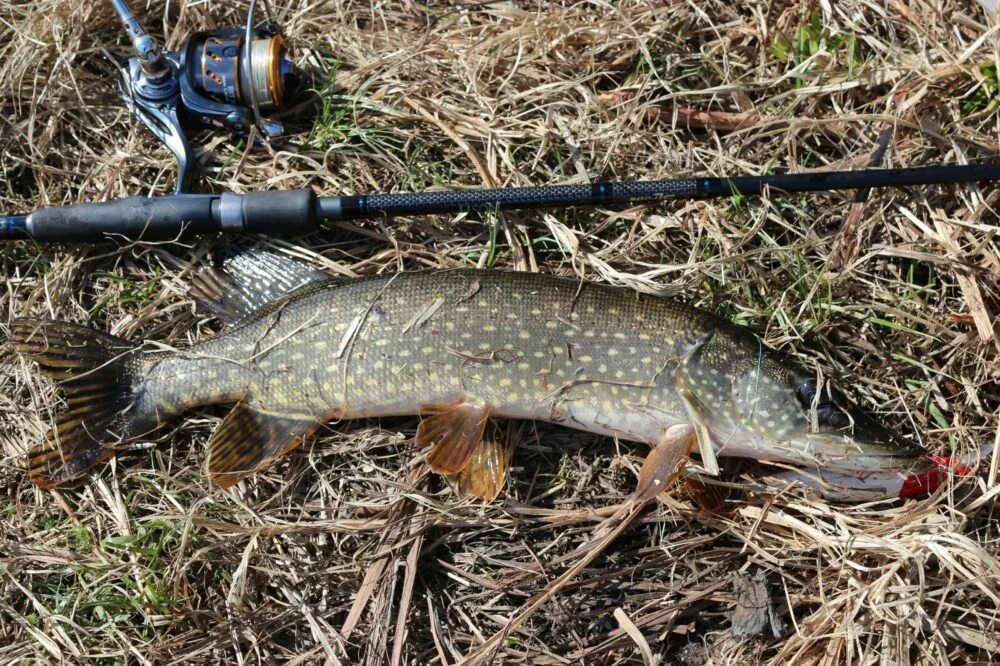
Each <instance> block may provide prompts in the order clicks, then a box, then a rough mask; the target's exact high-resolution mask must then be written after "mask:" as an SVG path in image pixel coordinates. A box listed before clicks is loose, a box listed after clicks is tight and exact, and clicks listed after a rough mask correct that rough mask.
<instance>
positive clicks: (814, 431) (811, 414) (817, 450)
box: [675, 329, 926, 472]
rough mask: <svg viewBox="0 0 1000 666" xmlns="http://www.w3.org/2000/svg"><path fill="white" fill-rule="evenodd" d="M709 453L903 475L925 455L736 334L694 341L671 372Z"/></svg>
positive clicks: (776, 355) (843, 398)
mask: <svg viewBox="0 0 1000 666" xmlns="http://www.w3.org/2000/svg"><path fill="white" fill-rule="evenodd" d="M675 381H676V383H677V386H678V393H679V394H680V395H681V397H682V399H683V400H684V401H685V405H686V407H687V409H688V412H689V416H690V417H691V418H692V420H695V421H697V422H700V424H701V425H703V426H705V429H706V430H708V431H709V432H711V435H712V439H713V445H714V447H715V450H716V451H718V452H719V453H722V454H724V455H726V454H728V455H739V456H745V457H752V458H757V459H759V460H770V461H780V462H788V463H793V464H799V465H803V464H805V465H809V466H813V467H818V468H820V469H830V470H841V471H866V472H867V471H875V470H892V469H905V468H907V467H908V463H912V462H913V461H914V460H916V459H918V458H920V457H922V456H925V455H926V453H925V451H924V450H923V449H922V448H920V447H919V446H917V445H915V444H913V443H912V442H908V441H906V440H904V439H902V438H901V437H899V436H898V435H897V434H896V433H894V432H893V431H892V430H891V429H889V428H888V427H886V426H885V425H884V424H883V423H881V422H880V421H879V420H878V419H876V418H874V417H872V416H871V415H870V414H868V413H867V412H865V411H864V410H863V409H861V408H860V407H858V406H857V405H856V404H854V403H853V402H851V401H850V400H849V399H848V398H847V397H846V396H845V395H844V394H843V393H842V392H841V391H839V390H838V389H836V388H835V387H834V386H832V385H831V384H830V382H827V381H821V380H820V379H819V378H818V377H817V375H816V374H815V373H811V372H809V371H807V370H806V369H805V368H803V367H802V366H801V365H799V364H798V363H796V362H794V361H793V360H792V359H791V358H789V357H787V356H785V355H783V354H780V353H778V352H775V351H774V350H771V349H769V348H767V347H766V346H764V345H763V343H762V342H760V340H759V339H758V338H756V337H755V336H753V335H750V334H747V333H744V332H743V331H741V330H738V329H735V330H733V331H721V332H720V331H715V332H713V333H711V334H709V335H707V336H705V338H703V339H702V340H701V341H699V342H698V343H696V345H695V346H694V347H692V348H691V350H690V351H689V352H688V353H687V354H686V355H685V357H684V358H683V359H681V361H680V363H679V364H678V367H677V370H676V372H675Z"/></svg>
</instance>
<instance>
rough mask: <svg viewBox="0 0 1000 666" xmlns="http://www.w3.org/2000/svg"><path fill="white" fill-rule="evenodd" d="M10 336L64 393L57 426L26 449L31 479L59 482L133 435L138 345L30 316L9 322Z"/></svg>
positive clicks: (104, 456) (40, 482)
mask: <svg viewBox="0 0 1000 666" xmlns="http://www.w3.org/2000/svg"><path fill="white" fill-rule="evenodd" d="M10 338H11V342H12V343H13V346H14V349H16V350H17V351H18V352H19V353H21V354H23V355H24V356H26V357H28V358H31V359H33V360H34V361H35V362H37V363H38V365H39V366H40V367H41V368H42V370H44V371H45V372H46V373H48V374H49V375H51V376H52V377H53V378H54V379H56V380H57V381H58V383H59V386H60V387H61V388H62V390H63V391H64V392H65V395H66V402H67V409H66V411H64V412H63V413H62V414H61V415H60V416H59V418H58V421H57V422H56V426H55V428H53V429H52V430H50V431H49V433H48V435H47V436H46V439H45V441H44V442H42V443H41V444H38V445H36V446H35V447H33V448H32V449H31V451H30V452H29V453H28V474H29V476H30V478H31V480H32V481H34V482H35V484H37V485H38V486H41V487H43V488H51V487H53V486H58V485H60V484H62V483H65V482H66V481H69V480H71V479H74V478H76V477H79V476H80V475H82V474H83V473H84V472H86V471H87V470H88V469H90V468H91V467H93V466H94V465H97V464H98V463H100V462H102V461H105V460H107V459H108V458H110V457H112V456H113V455H115V453H116V450H115V449H114V448H112V447H109V446H107V445H106V444H108V443H114V442H116V441H119V442H120V441H122V440H123V439H126V438H127V437H129V436H130V435H133V434H134V433H133V432H131V431H132V430H133V427H132V425H133V424H134V423H135V419H134V416H135V415H134V414H132V415H129V414H127V412H129V411H130V408H132V407H133V406H134V405H135V403H136V392H137V391H138V390H141V387H142V380H141V376H139V373H140V370H141V367H142V364H141V358H142V356H143V355H142V354H141V353H139V352H138V351H137V349H138V345H136V344H134V343H132V342H129V341H127V340H122V339H121V338H117V337H114V336H112V335H108V334H106V333H102V332H100V331H95V330H93V329H89V328H86V327H84V326H79V325H77V324H71V323H68V322H62V321H50V320H44V319H29V318H24V319H15V320H14V321H13V323H12V325H11V335H10ZM131 411H134V410H131Z"/></svg>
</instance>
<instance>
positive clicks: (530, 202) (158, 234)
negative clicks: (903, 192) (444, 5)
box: [0, 164, 1000, 242]
mask: <svg viewBox="0 0 1000 666" xmlns="http://www.w3.org/2000/svg"><path fill="white" fill-rule="evenodd" d="M995 180H1000V165H996V164H976V165H948V164H940V165H933V166H922V167H912V168H903V169H861V170H857V171H827V172H817V173H803V174H774V175H764V176H732V177H723V178H718V177H716V178H687V179H671V180H638V181H622V182H602V183H593V184H589V185H550V186H542V187H515V188H501V189H472V190H451V191H433V192H413V193H392V194H382V193H377V194H365V195H354V196H341V197H318V196H316V193H315V192H314V191H313V190H311V189H299V190H281V191H275V190H272V191H266V192H251V193H247V194H233V193H228V192H226V193H222V194H177V195H167V196H160V197H142V196H133V197H127V198H125V199H119V200H117V201H110V202H104V203H84V204H74V205H69V206H58V207H54V208H43V209H41V210H37V211H35V212H33V213H30V214H27V215H8V216H0V239H3V240H17V239H27V238H30V239H34V240H36V241H63V242H84V241H99V240H103V239H106V238H108V237H110V236H119V237H125V238H129V239H141V240H169V239H172V238H178V237H181V236H188V235H194V234H207V233H214V232H239V233H255V234H290V235H296V234H306V233H309V232H312V231H316V230H317V229H318V228H320V226H321V225H322V224H324V223H327V222H336V221H338V220H365V219H368V220H371V219H381V218H388V217H395V216H402V215H432V214H442V213H444V214H454V213H465V212H483V211H501V210H518V209H530V208H563V207H569V206H614V205H622V204H636V203H651V202H653V203H655V202H659V201H664V200H669V199H674V200H676V199H708V198H719V197H730V196H734V195H742V196H758V195H760V194H762V193H763V192H764V191H765V190H769V191H774V192H784V193H791V192H816V191H825V190H856V189H868V188H875V187H905V186H911V185H938V184H954V183H972V182H979V181H995Z"/></svg>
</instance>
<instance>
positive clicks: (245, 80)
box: [111, 0, 296, 194]
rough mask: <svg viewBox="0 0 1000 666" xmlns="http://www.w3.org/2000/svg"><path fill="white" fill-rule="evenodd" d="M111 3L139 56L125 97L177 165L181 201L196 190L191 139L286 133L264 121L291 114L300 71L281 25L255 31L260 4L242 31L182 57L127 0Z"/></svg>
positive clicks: (127, 67)
mask: <svg viewBox="0 0 1000 666" xmlns="http://www.w3.org/2000/svg"><path fill="white" fill-rule="evenodd" d="M111 2H112V4H113V5H114V7H115V9H116V11H117V12H118V14H119V16H120V17H121V19H122V22H123V23H124V24H125V28H126V31H127V32H128V33H129V37H130V38H131V40H132V46H133V49H134V50H135V53H136V55H135V56H132V57H130V58H128V59H127V60H126V61H125V62H124V63H122V64H121V66H120V70H121V88H122V95H123V96H124V98H125V103H126V104H127V105H128V106H129V108H130V109H131V110H132V112H133V113H135V115H136V116H137V117H138V118H139V119H140V120H141V121H142V122H143V123H144V124H145V125H146V126H147V127H148V128H149V129H150V130H151V131H152V132H153V133H154V134H155V135H156V136H157V137H158V138H159V139H160V140H161V141H162V142H163V143H164V144H166V146H167V147H168V148H170V150H171V151H172V152H173V153H174V155H175V156H176V157H177V162H178V179H177V190H176V192H177V193H178V194H179V193H181V192H184V191H185V190H187V189H188V186H189V183H190V175H191V173H190V169H189V166H190V165H191V164H192V163H193V156H192V154H191V149H190V146H189V144H188V137H187V132H188V131H191V130H195V129H199V128H201V127H205V126H207V127H213V128H222V129H226V130H228V131H230V132H232V133H234V134H238V135H242V136H245V135H247V134H248V133H249V132H250V129H251V128H252V127H256V128H257V129H258V131H259V132H260V134H262V135H263V136H264V137H266V138H272V137H275V136H278V135H280V134H281V133H282V132H283V131H284V128H283V126H282V125H281V123H280V122H277V121H274V120H270V119H268V118H265V117H263V116H262V115H261V114H262V112H263V113H273V112H276V111H280V110H281V108H282V107H283V106H284V104H285V102H286V101H287V99H288V97H289V95H290V91H291V88H292V87H293V79H294V78H295V74H296V72H295V65H294V64H293V62H292V61H291V59H290V58H289V49H288V46H287V43H286V42H285V39H284V37H283V36H282V35H281V31H280V29H279V28H278V27H277V25H276V24H274V23H273V22H270V21H269V22H267V23H264V24H262V25H260V26H255V22H254V15H255V9H256V0H251V2H250V8H249V11H248V13H247V20H246V24H245V25H244V26H243V27H242V28H227V29H219V30H210V31H205V32H198V33H195V34H193V35H191V36H190V37H188V38H187V40H185V42H184V44H183V45H182V46H181V48H180V49H179V50H178V51H176V52H171V51H162V50H161V49H160V48H159V46H157V45H156V43H155V42H154V41H153V40H152V38H150V37H149V36H148V35H147V34H146V32H145V31H144V30H143V29H142V26H141V25H140V24H139V22H138V21H137V20H136V18H135V16H134V15H133V14H132V12H131V11H130V10H129V8H128V7H127V6H126V5H125V3H124V1H123V0H111Z"/></svg>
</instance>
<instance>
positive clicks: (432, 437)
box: [417, 402, 490, 474]
mask: <svg viewBox="0 0 1000 666" xmlns="http://www.w3.org/2000/svg"><path fill="white" fill-rule="evenodd" d="M420 411H421V412H422V413H423V414H425V416H424V418H423V420H422V421H421V422H420V426H418V427H417V444H418V445H420V446H430V447H431V450H430V452H429V453H428V454H427V463H428V464H429V465H430V466H431V469H433V470H434V471H435V472H437V473H438V474H458V473H459V472H461V471H462V470H463V469H464V468H465V466H466V465H467V464H468V463H469V460H471V459H472V455H473V453H474V451H475V449H476V446H477V445H478V444H479V442H481V441H482V439H483V432H484V431H485V429H486V420H487V418H488V417H489V414H490V412H489V410H488V409H486V408H485V407H482V406H479V405H471V404H468V403H466V402H458V403H452V404H430V405H424V406H423V407H422V408H421V410H420Z"/></svg>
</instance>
